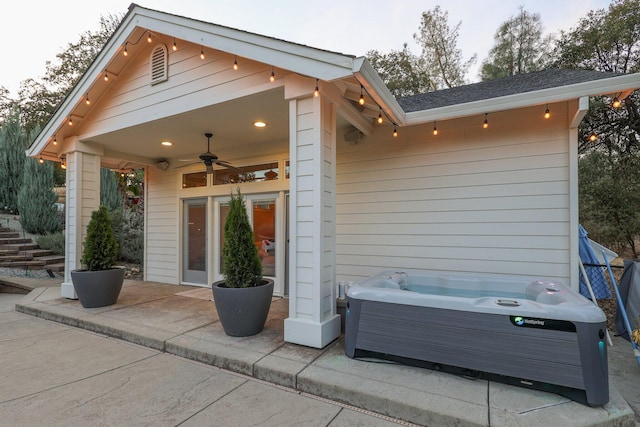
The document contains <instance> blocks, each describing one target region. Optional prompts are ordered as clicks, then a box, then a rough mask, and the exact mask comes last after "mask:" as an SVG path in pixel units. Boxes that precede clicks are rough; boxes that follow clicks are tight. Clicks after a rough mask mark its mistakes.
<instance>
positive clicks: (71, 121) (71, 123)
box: [69, 116, 73, 126]
mask: <svg viewBox="0 0 640 427" xmlns="http://www.w3.org/2000/svg"><path fill="white" fill-rule="evenodd" d="M69 126H73V119H72V118H71V116H69Z"/></svg>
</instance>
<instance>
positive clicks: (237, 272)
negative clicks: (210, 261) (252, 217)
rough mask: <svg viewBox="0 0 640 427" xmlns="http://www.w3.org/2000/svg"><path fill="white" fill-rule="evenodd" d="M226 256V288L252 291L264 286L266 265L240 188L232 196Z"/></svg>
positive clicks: (226, 237) (224, 272)
mask: <svg viewBox="0 0 640 427" xmlns="http://www.w3.org/2000/svg"><path fill="white" fill-rule="evenodd" d="M222 256H223V257H224V262H223V265H222V274H223V275H224V281H225V284H224V285H225V287H227V288H249V287H253V286H259V285H260V284H261V283H262V263H261V262H260V257H259V256H258V248H257V247H256V245H255V242H254V237H253V229H252V228H251V224H250V223H249V217H248V216H247V210H246V208H245V203H244V198H243V197H242V194H241V193H240V189H238V191H237V193H236V194H233V193H231V201H230V202H229V213H228V214H227V220H226V222H225V223H224V245H223V247H222Z"/></svg>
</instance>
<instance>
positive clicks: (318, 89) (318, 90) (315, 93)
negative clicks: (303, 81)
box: [313, 79, 320, 98]
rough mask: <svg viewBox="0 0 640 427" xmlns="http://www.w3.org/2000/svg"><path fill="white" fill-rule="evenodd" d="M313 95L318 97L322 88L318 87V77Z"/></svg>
mask: <svg viewBox="0 0 640 427" xmlns="http://www.w3.org/2000/svg"><path fill="white" fill-rule="evenodd" d="M313 96H315V97H316V98H317V97H318V96H320V88H318V79H316V88H315V90H314V91H313Z"/></svg>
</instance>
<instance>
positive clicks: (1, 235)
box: [0, 229, 20, 239]
mask: <svg viewBox="0 0 640 427" xmlns="http://www.w3.org/2000/svg"><path fill="white" fill-rule="evenodd" d="M16 237H20V233H18V232H17V231H13V230H9V229H7V230H6V231H0V239H9V238H12V239H15V238H16Z"/></svg>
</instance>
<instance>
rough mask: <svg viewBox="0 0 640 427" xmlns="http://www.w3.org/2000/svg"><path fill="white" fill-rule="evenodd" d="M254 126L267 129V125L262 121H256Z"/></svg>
mask: <svg viewBox="0 0 640 427" xmlns="http://www.w3.org/2000/svg"><path fill="white" fill-rule="evenodd" d="M253 125H254V126H255V127H257V128H263V127H267V123H266V122H263V121H262V120H256V121H255V122H253Z"/></svg>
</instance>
